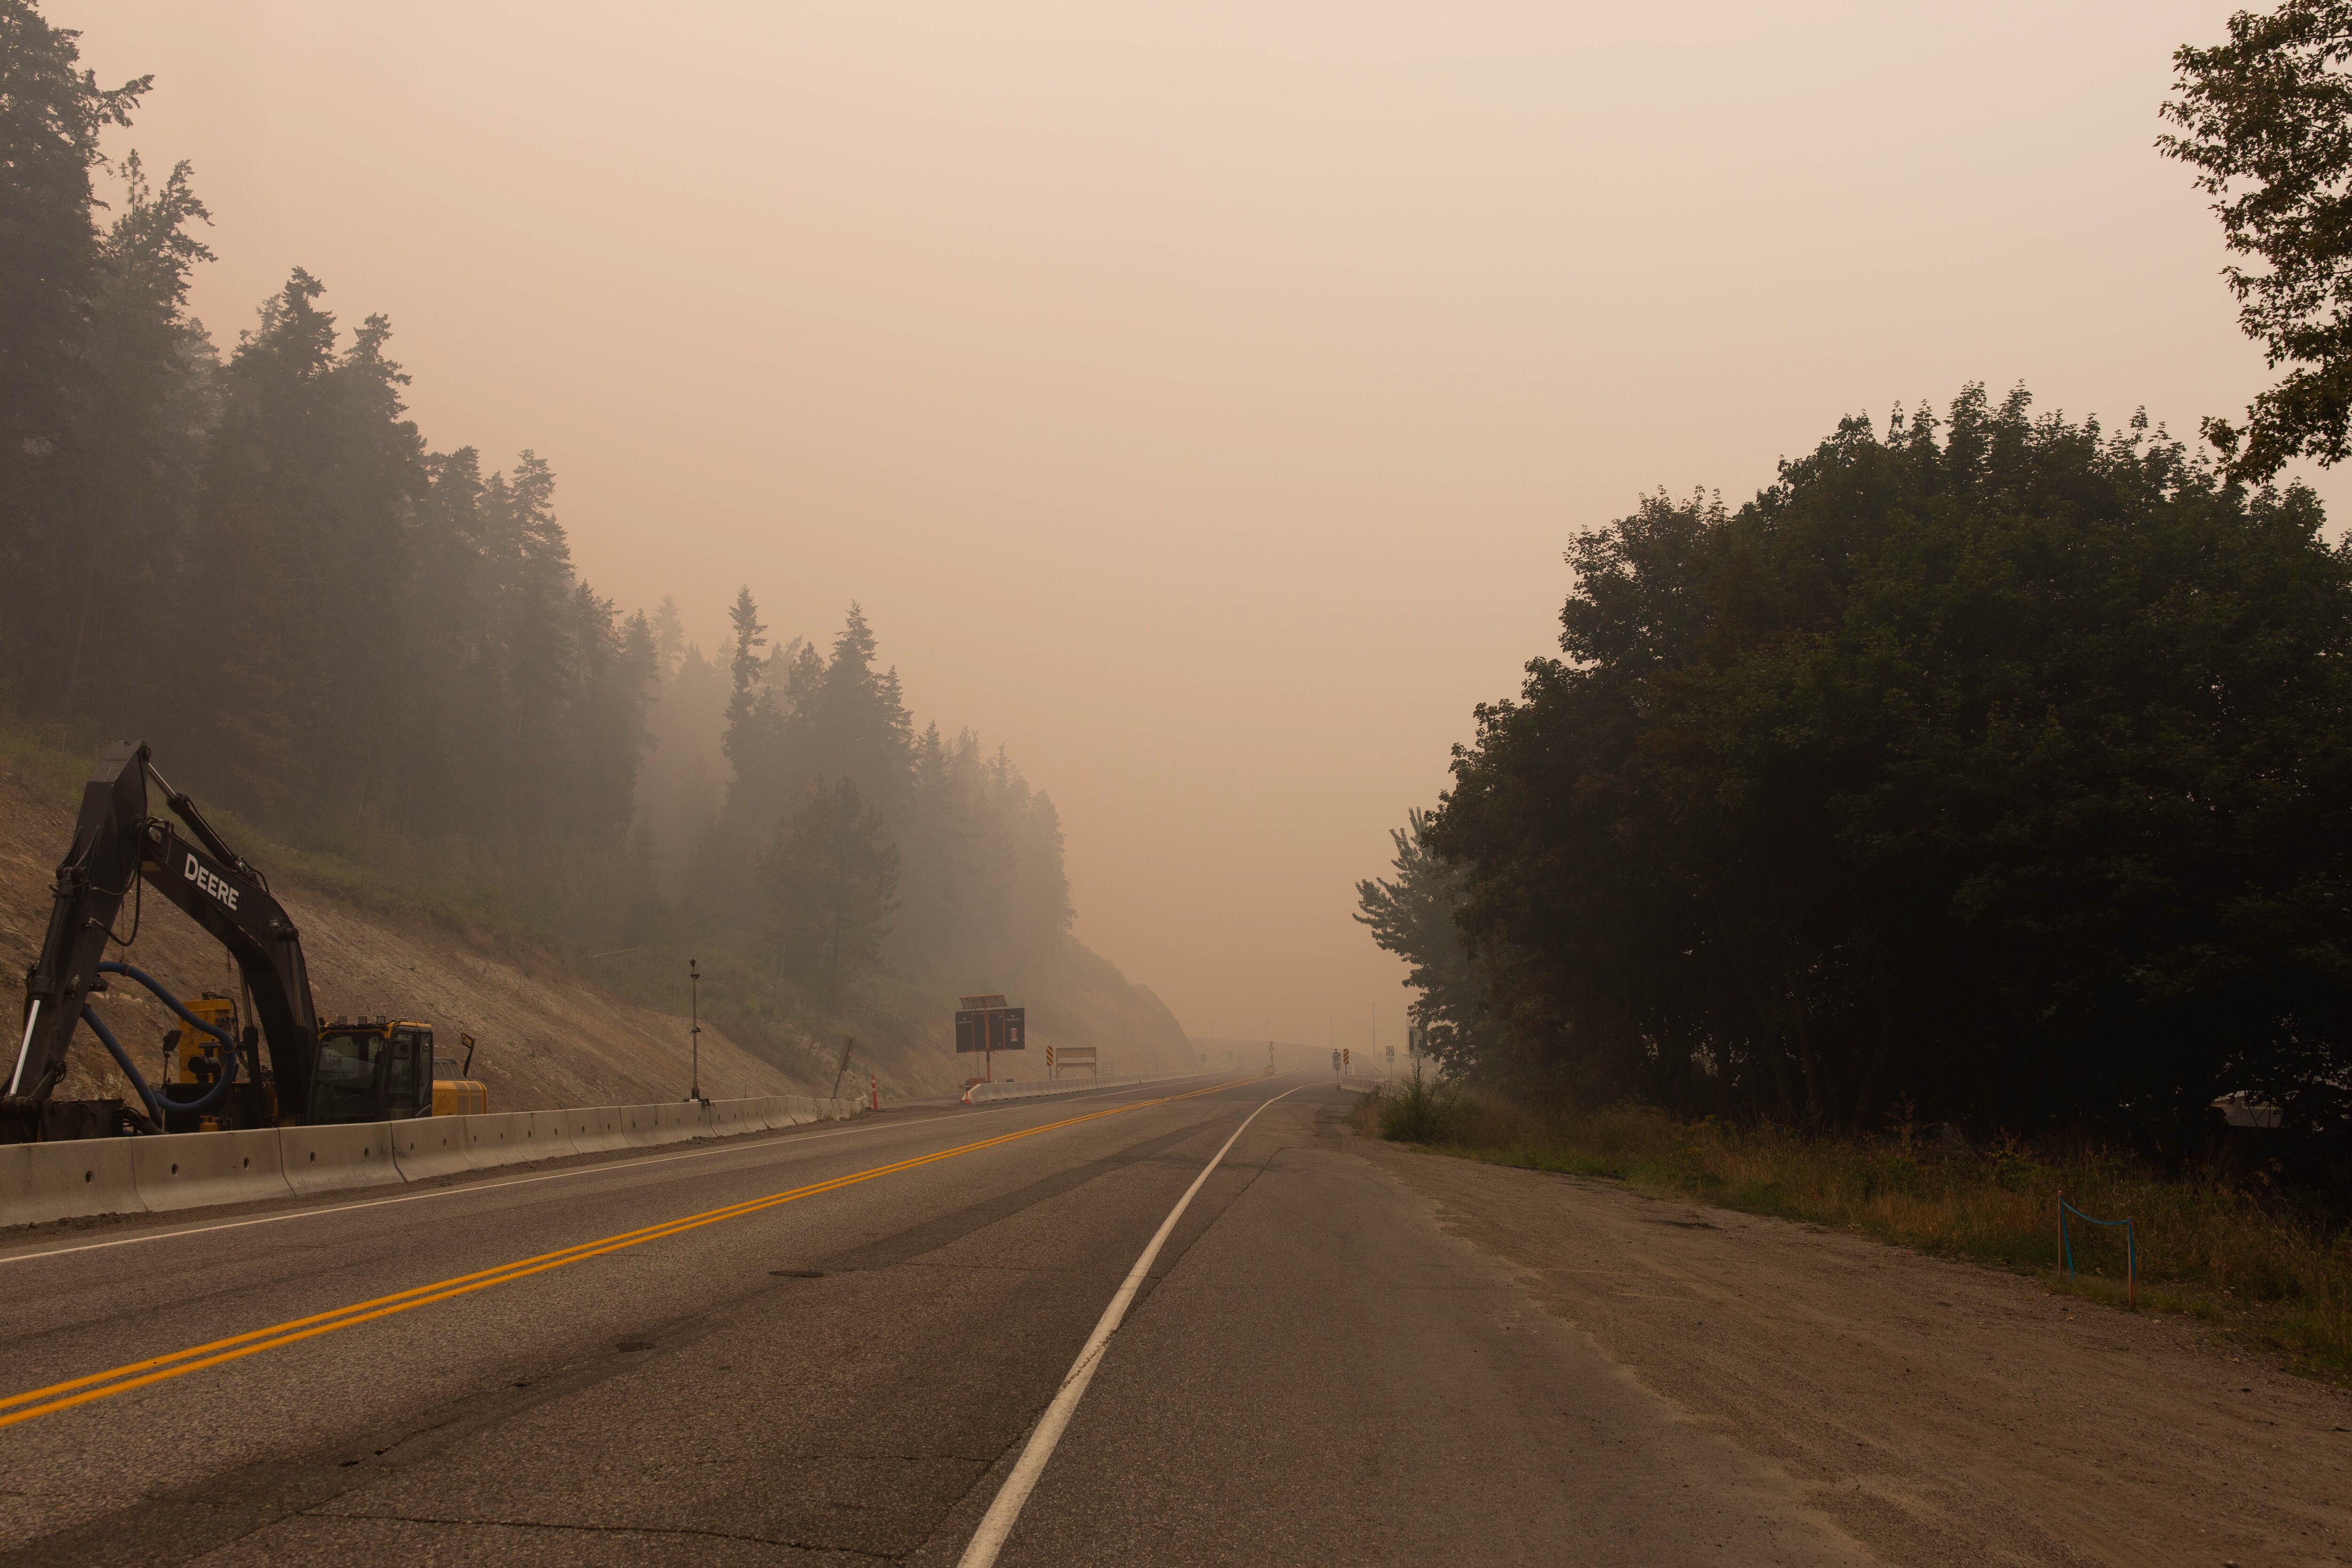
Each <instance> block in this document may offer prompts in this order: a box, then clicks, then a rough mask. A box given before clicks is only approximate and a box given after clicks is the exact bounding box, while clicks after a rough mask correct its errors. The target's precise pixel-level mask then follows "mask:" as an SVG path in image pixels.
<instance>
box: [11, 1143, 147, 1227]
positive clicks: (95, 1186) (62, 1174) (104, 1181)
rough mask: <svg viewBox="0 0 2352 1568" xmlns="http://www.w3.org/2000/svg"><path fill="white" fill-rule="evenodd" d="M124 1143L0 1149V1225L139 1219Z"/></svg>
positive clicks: (22, 1145)
mask: <svg viewBox="0 0 2352 1568" xmlns="http://www.w3.org/2000/svg"><path fill="white" fill-rule="evenodd" d="M130 1143H131V1140H130V1139H128V1138H76V1139H72V1140H69V1141H68V1142H61V1143H7V1144H0V1224H6V1225H38V1224H40V1223H42V1222H43V1221H45V1220H53V1219H76V1218H79V1217H80V1216H81V1215H99V1214H142V1213H144V1212H145V1210H146V1207H147V1205H146V1204H145V1203H143V1202H142V1201H141V1199H140V1196H139V1183H138V1180H137V1177H136V1176H135V1174H134V1173H133V1172H132V1168H131V1150H130V1147H129V1145H130Z"/></svg>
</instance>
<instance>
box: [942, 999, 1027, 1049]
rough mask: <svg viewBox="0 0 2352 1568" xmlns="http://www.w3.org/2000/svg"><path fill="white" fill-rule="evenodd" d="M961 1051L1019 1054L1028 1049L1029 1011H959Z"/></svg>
mask: <svg viewBox="0 0 2352 1568" xmlns="http://www.w3.org/2000/svg"><path fill="white" fill-rule="evenodd" d="M955 1026H956V1049H957V1050H959V1051H1018V1050H1025V1049H1027V1048H1028V1039H1029V1009H1027V1008H1026V1007H961V1008H958V1009H957V1010H956V1016H955Z"/></svg>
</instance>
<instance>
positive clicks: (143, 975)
mask: <svg viewBox="0 0 2352 1568" xmlns="http://www.w3.org/2000/svg"><path fill="white" fill-rule="evenodd" d="M98 970H99V973H101V974H122V975H128V976H129V977H130V978H131V979H133V980H135V981H137V982H138V983H139V984H142V985H144V986H145V987H146V988H147V989H148V990H150V991H152V992H153V993H154V994H155V996H156V999H157V1000H159V1001H161V1002H162V1003H163V1005H165V1006H166V1007H169V1008H170V1009H171V1010H172V1011H173V1012H174V1013H176V1014H178V1015H179V1016H180V1017H181V1019H182V1020H183V1021H184V1023H186V1024H187V1025H188V1026H190V1027H191V1028H196V1029H202V1030H203V1031H204V1032H205V1034H207V1035H210V1036H211V1037H213V1038H214V1039H215V1040H218V1041H219V1042H220V1043H221V1049H222V1052H223V1054H224V1055H225V1056H226V1058H227V1062H226V1068H225V1070H223V1072H222V1073H221V1076H220V1077H219V1078H218V1079H215V1080H214V1083H213V1086H212V1087H211V1088H210V1089H206V1090H205V1092H204V1093H202V1094H200V1095H198V1096H197V1097H196V1098H195V1099H194V1100H173V1098H172V1097H171V1096H170V1095H168V1094H165V1093H163V1092H162V1091H161V1090H158V1089H150V1088H148V1087H147V1080H146V1079H143V1078H141V1077H140V1076H139V1069H138V1068H135V1067H133V1066H131V1058H130V1057H129V1055H128V1054H126V1053H125V1052H124V1050H123V1049H122V1047H121V1044H120V1043H119V1042H118V1041H117V1040H116V1039H115V1037H114V1036H113V1035H112V1034H111V1033H110V1032H109V1031H108V1029H107V1027H106V1026H105V1025H104V1024H102V1023H100V1021H99V1017H98V1015H97V1014H96V1013H94V1012H92V1011H90V1009H89V1006H88V1005H84V1006H83V1008H82V1010H81V1016H82V1017H83V1019H84V1020H85V1021H86V1022H88V1023H89V1026H90V1028H91V1029H92V1030H94V1031H95V1032H96V1033H97V1035H98V1037H99V1039H100V1041H102V1042H103V1043H104V1044H105V1046H106V1048H107V1050H108V1051H109V1052H110V1054H111V1055H112V1056H113V1058H114V1060H115V1063H116V1065H117V1066H119V1067H121V1068H122V1071H123V1074H124V1076H126V1077H128V1078H129V1079H131V1085H132V1086H133V1087H134V1088H136V1089H138V1090H139V1097H140V1098H141V1099H142V1100H145V1101H146V1102H147V1105H148V1107H149V1110H150V1111H151V1112H152V1115H153V1116H154V1118H155V1121H156V1122H157V1124H158V1125H161V1124H162V1122H163V1112H164V1111H165V1110H184V1111H189V1112H192V1113H193V1112H199V1111H205V1110H211V1109H212V1108H213V1107H214V1106H215V1105H218V1104H219V1103H220V1102H221V1101H222V1100H225V1099H226V1098H227V1096H228V1086H229V1085H231V1084H233V1083H235V1082H236V1041H235V1040H234V1039H231V1038H230V1037H229V1036H228V1034H227V1032H226V1030H223V1029H218V1028H215V1027H214V1026H212V1025H210V1024H207V1023H205V1021H204V1020H203V1019H202V1018H199V1017H197V1016H195V1015H194V1013H191V1012H189V1011H188V1010H187V1008H186V1007H185V1006H184V1005H181V1002H180V999H179V998H178V997H177V996H174V995H173V994H171V993H170V992H169V991H166V990H164V989H163V986H162V984H159V983H158V982H157V981H156V979H155V977H154V976H153V975H152V974H150V973H147V972H146V971H145V970H143V969H141V968H139V967H137V966H136V965H134V964H129V963H116V962H115V961H114V960H112V959H107V960H106V961H105V962H103V963H100V965H99V966H98Z"/></svg>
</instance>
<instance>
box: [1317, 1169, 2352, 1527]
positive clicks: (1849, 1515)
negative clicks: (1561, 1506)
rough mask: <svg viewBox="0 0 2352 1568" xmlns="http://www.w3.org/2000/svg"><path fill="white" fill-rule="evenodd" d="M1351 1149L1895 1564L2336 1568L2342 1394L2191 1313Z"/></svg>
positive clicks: (2349, 1522) (2344, 1436)
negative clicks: (2242, 1346) (2136, 1309)
mask: <svg viewBox="0 0 2352 1568" xmlns="http://www.w3.org/2000/svg"><path fill="white" fill-rule="evenodd" d="M1349 1147H1350V1148H1351V1149H1353V1150H1354V1151H1355V1152H1359V1153H1360V1154H1361V1155H1362V1156H1363V1157H1365V1158H1366V1159H1369V1160H1371V1161H1372V1162H1374V1163H1377V1164H1380V1165H1381V1166H1383V1167H1385V1168H1386V1169H1388V1170H1390V1171H1391V1172H1393V1173H1395V1174H1396V1176H1397V1177H1398V1178H1399V1179H1400V1180H1402V1182H1404V1183H1405V1184H1406V1185H1408V1186H1409V1187H1411V1188H1412V1189H1414V1190H1415V1191H1418V1192H1420V1193H1421V1194H1423V1195H1424V1196H1425V1197H1427V1198H1428V1199H1429V1200H1431V1201H1432V1202H1433V1204H1434V1205H1436V1207H1437V1210H1438V1214H1439V1216H1440V1218H1441V1220H1442V1221H1443V1223H1444V1224H1445V1225H1446V1226H1448V1227H1449V1228H1451V1229H1452V1230H1454V1232H1455V1233H1456V1234H1458V1235H1459V1236H1461V1237H1463V1238H1464V1239H1465V1240H1467V1241H1469V1242H1471V1243H1472V1244H1473V1245H1475V1246H1476V1247H1480V1248H1481V1249H1483V1250H1485V1251H1486V1252H1489V1253H1491V1254H1493V1255H1495V1256H1496V1257H1499V1258H1505V1259H1507V1260H1508V1261H1509V1262H1511V1263H1512V1264H1514V1265H1516V1266H1517V1267H1519V1268H1523V1269H1525V1270H1526V1271H1527V1275H1528V1285H1529V1288H1530V1289H1532V1290H1533V1291H1534V1292H1535V1293H1536V1294H1537V1295H1538V1298H1539V1299H1540V1300H1542V1301H1543V1302H1544V1304H1545V1305H1546V1307H1548V1308H1549V1310H1552V1311H1554V1312H1556V1313H1558V1314H1559V1316H1561V1317H1563V1318H1565V1319H1567V1320H1568V1321H1570V1322H1572V1323H1574V1324H1575V1325H1576V1326H1577V1327H1578V1328H1580V1329H1581V1330H1582V1331H1584V1332H1585V1333H1587V1334H1588V1335H1590V1336H1591V1340H1592V1342H1593V1343H1594V1344H1595V1345H1596V1346H1597V1347H1598V1348H1599V1349H1600V1350H1601V1352H1603V1353H1604V1354H1606V1355H1608V1356H1609V1357H1610V1358H1612V1360H1613V1361H1615V1362H1616V1363H1619V1364H1620V1365H1622V1366H1623V1367H1624V1368H1626V1369H1627V1370H1628V1371H1629V1372H1630V1373H1632V1374H1633V1376H1635V1377H1636V1378H1638V1379H1640V1380H1641V1381H1642V1382H1643V1384H1647V1385H1648V1386H1649V1387H1651V1388H1652V1389H1654V1390H1655V1391H1656V1392H1657V1393H1659V1394H1664V1396H1665V1397H1667V1398H1668V1399H1670V1400H1673V1401H1674V1402H1675V1404H1676V1405H1679V1406H1680V1407H1681V1408H1682V1409H1683V1410H1685V1412H1687V1413H1688V1415H1689V1418H1690V1419H1691V1420H1692V1421H1693V1422H1694V1423H1696V1425H1698V1426H1704V1427H1706V1428H1707V1429H1709V1430H1711V1431H1715V1432H1718V1433H1721V1434H1722V1435H1723V1436H1727V1437H1728V1438H1730V1439H1732V1440H1733V1441H1735V1442H1737V1443H1738V1444H1740V1445H1741V1446H1742V1447H1746V1448H1748V1449H1749V1450H1750V1451H1751V1452H1754V1453H1756V1454H1759V1455H1760V1456H1763V1457H1764V1458H1768V1459H1769V1460H1771V1461H1773V1462H1774V1463H1776V1464H1778V1465H1780V1466H1781V1467H1783V1468H1785V1469H1786V1470H1787V1471H1788V1473H1789V1474H1790V1476H1791V1477H1793V1478H1794V1479H1797V1480H1798V1481H1799V1483H1800V1484H1801V1485H1802V1486H1803V1487H1804V1488H1805V1489H1807V1491H1808V1492H1809V1493H1811V1498H1812V1500H1813V1501H1814V1502H1815V1504H1816V1505H1817V1506H1819V1507H1820V1508H1821V1509H1822V1510H1823V1511H1824V1512H1826V1513H1828V1514H1830V1515H1831V1516H1832V1517H1833V1518H1835V1519H1836V1520H1837V1521H1838V1522H1839V1523H1840V1524H1841V1525H1843V1527H1844V1528H1845V1529H1846V1530H1847V1531H1850V1532H1851V1533H1852V1534H1853V1536H1854V1537H1855V1538H1856V1539H1857V1540H1859V1541H1861V1542H1864V1543H1865V1544H1866V1545H1867V1546H1869V1547H1870V1548H1871V1549H1872V1550H1873V1552H1874V1553H1875V1554H1876V1555H1877V1556H1878V1557H1879V1558H1880V1559H1881V1560H1882V1561H1884V1562H1887V1563H1905V1564H1939V1565H1940V1564H1953V1565H1956V1568H1957V1565H1959V1564H1967V1565H1969V1568H1976V1565H1979V1564H1984V1563H2033V1564H2043V1563H2047V1564H2060V1563H2112V1564H2116V1565H2118V1568H2122V1565H2126V1564H2128V1565H2133V1568H2137V1565H2142V1564H2151V1563H2181V1564H2202V1565H2205V1568H2223V1565H2224V1564H2229V1563H2234V1564H2239V1565H2241V1568H2272V1565H2280V1564H2292V1565H2296V1568H2305V1565H2308V1568H2319V1565H2320V1564H2338V1565H2340V1564H2344V1563H2352V1395H2347V1394H2345V1393H2344V1392H2342V1391H2340V1390H2337V1389H2335V1388H2331V1387H2328V1386H2326V1385H2324V1384H2316V1383H2312V1382H2308V1381H2305V1380H2304V1379H2300V1378H2297V1377H2294V1376H2292V1375H2289V1374H2288V1373H2285V1372H2284V1371H2283V1370H2281V1369H2279V1368H2276V1367H2273V1366H2270V1365H2266V1364H2263V1363H2262V1362H2261V1361H2260V1360H2259V1359H2253V1360H2249V1359H2246V1358H2245V1357H2244V1356H2243V1354H2242V1352H2240V1351H2238V1350H2236V1349H2233V1348H2232V1347H2231V1346H2230V1345H2228V1344H2227V1343H2225V1342H2221V1341H2219V1340H2217V1339H2216V1338H2214V1337H2213V1336H2212V1334H2211V1332H2210V1331H2209V1330H2207V1329H2206V1328H2205V1327H2204V1326H2203V1325H2202V1324H2200V1322H2198V1321H2196V1320H2194V1319H2189V1318H2183V1317H2180V1316H2177V1315H2163V1314H2158V1313H2155V1312H2143V1313H2138V1314H2126V1313H2123V1312H2119V1311H2116V1310H2113V1309H2111V1308H2107V1307H2103V1306H2098V1305H2095V1304H2091V1303H2087V1302H2084V1301H2080V1300H2075V1299H2073V1298H2067V1297H2061V1296H2056V1295H2053V1294H2052V1293H2051V1292H2049V1291H2048V1290H2046V1289H2043V1288H2042V1287H2041V1286H2039V1285H2037V1284H2036V1283H2034V1282H2033V1281H2032V1280H2030V1279H2020V1278H2017V1277H2015V1276H2012V1275H2006V1274H2000V1273H1995V1272H1992V1271H1990V1270H1987V1269H1981V1268H1972V1267H1970V1266H1968V1265H1966V1264H1958V1263H1949V1262H1945V1261H1942V1260H1940V1259H1936V1258H1923V1257H1920V1256H1917V1255H1916V1254H1914V1253H1911V1252H1909V1251H1906V1250H1905V1249H1902V1248H1899V1247H1885V1246H1882V1245H1880V1244H1878V1243H1876V1242H1872V1241H1868V1240H1864V1239H1863V1238H1862V1237H1855V1236H1850V1235H1844V1234H1841V1233H1837V1232H1833V1231H1828V1230H1824V1229H1822V1228H1821V1227H1819V1226H1804V1225H1799V1224H1794V1223H1791V1222H1790V1221H1786V1220H1778V1219H1765V1218H1759V1217H1757V1216H1753V1215H1741V1214H1736V1213H1732V1212H1728V1211H1727V1210H1723V1209H1715V1208H1693V1207H1690V1206H1689V1205H1684V1204H1677V1203H1670V1202H1664V1201H1661V1200H1658V1199H1654V1198H1648V1197H1644V1196H1642V1195H1641V1194H1636V1193H1632V1192H1629V1191H1626V1190H1624V1189H1622V1188H1619V1187H1616V1186H1614V1185H1612V1184H1608V1183H1603V1182H1595V1181H1588V1180H1585V1179H1582V1178H1578V1177H1572V1176H1559V1175H1552V1174H1548V1173H1541V1172H1534V1171H1522V1170H1513V1169H1507V1168H1503V1167H1499V1166H1493V1165H1485V1164H1479V1163H1475V1162H1471V1161H1467V1160H1458V1159H1450V1158H1447V1157H1444V1156H1443V1155H1433V1154H1426V1153H1421V1152H1412V1151H1410V1150H1407V1149H1404V1148H1402V1147H1400V1146H1398V1145H1395V1144H1388V1143H1381V1142H1378V1141H1376V1140H1373V1139H1370V1138H1364V1137H1352V1138H1351V1139H1350V1141H1349ZM1567 1479H1569V1481H1570V1484H1572V1483H1573V1477H1572V1476H1571V1477H1569V1478H1567Z"/></svg>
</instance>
